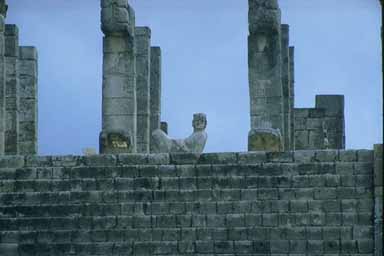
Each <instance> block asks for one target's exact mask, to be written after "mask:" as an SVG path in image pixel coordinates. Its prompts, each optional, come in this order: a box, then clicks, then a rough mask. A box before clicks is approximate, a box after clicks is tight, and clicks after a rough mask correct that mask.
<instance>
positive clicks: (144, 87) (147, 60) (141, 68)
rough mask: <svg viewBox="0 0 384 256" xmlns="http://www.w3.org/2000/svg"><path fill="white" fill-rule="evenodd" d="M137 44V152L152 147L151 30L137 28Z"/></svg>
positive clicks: (145, 151) (142, 151)
mask: <svg viewBox="0 0 384 256" xmlns="http://www.w3.org/2000/svg"><path fill="white" fill-rule="evenodd" d="M135 45H136V98H137V101H136V102H137V136H136V142H137V152H139V153H149V149H150V132H151V128H150V121H151V119H150V110H151V108H150V97H151V92H150V90H151V30H150V29H149V28H148V27H136V28H135Z"/></svg>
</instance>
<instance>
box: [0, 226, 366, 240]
mask: <svg viewBox="0 0 384 256" xmlns="http://www.w3.org/2000/svg"><path fill="white" fill-rule="evenodd" d="M371 230H372V227H371V226H370V227H365V226H362V225H350V226H322V227H316V226H304V227H293V226H288V225H285V226H281V227H263V226H255V227H179V228H168V227H163V228H159V227H153V228H129V227H128V228H125V229H123V228H120V227H116V228H109V229H103V228H101V226H100V225H99V226H95V228H94V229H85V228H84V229H72V230H60V229H58V230H30V231H28V230H23V231H0V238H1V241H2V243H7V244H17V243H19V244H25V243H68V242H73V243H78V242H108V241H114V242H122V241H194V240H203V241H204V240H214V241H224V240H232V241H234V240H305V239H308V240H353V239H355V240H359V239H364V237H362V235H361V233H362V232H363V233H364V232H370V231H371Z"/></svg>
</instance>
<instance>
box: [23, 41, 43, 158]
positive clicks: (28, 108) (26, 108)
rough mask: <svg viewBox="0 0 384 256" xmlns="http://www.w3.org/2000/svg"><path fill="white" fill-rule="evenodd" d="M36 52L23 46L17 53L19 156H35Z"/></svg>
mask: <svg viewBox="0 0 384 256" xmlns="http://www.w3.org/2000/svg"><path fill="white" fill-rule="evenodd" d="M37 71H38V70H37V50H36V48H35V47H29V46H23V47H20V51H19V81H20V84H19V85H20V87H19V89H20V90H19V96H20V109H19V142H18V143H19V154H21V155H35V154H37V152H38V148H37V146H38V142H37V125H38V118H37V117H38V115H37V105H38V99H37V75H38V73H37Z"/></svg>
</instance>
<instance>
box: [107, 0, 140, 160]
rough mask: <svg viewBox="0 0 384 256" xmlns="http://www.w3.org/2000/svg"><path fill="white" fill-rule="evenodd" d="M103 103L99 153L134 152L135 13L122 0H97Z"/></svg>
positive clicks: (124, 0)
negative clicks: (101, 37)
mask: <svg viewBox="0 0 384 256" xmlns="http://www.w3.org/2000/svg"><path fill="white" fill-rule="evenodd" d="M101 7H102V10H101V23H102V24H101V28H102V31H103V33H104V35H105V37H104V39H103V102H102V112H103V115H102V132H101V133H100V153H131V152H136V125H137V124H136V122H137V120H136V54H135V40H134V30H135V29H134V28H135V15H134V11H133V10H132V9H131V7H130V6H129V5H128V2H127V1H126V0H102V1H101Z"/></svg>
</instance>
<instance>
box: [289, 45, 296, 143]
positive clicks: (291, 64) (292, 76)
mask: <svg viewBox="0 0 384 256" xmlns="http://www.w3.org/2000/svg"><path fill="white" fill-rule="evenodd" d="M289 89H290V91H289V96H290V100H289V103H290V104H291V106H290V118H291V135H290V136H291V150H294V149H295V111H294V108H295V47H293V46H290V47H289Z"/></svg>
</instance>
